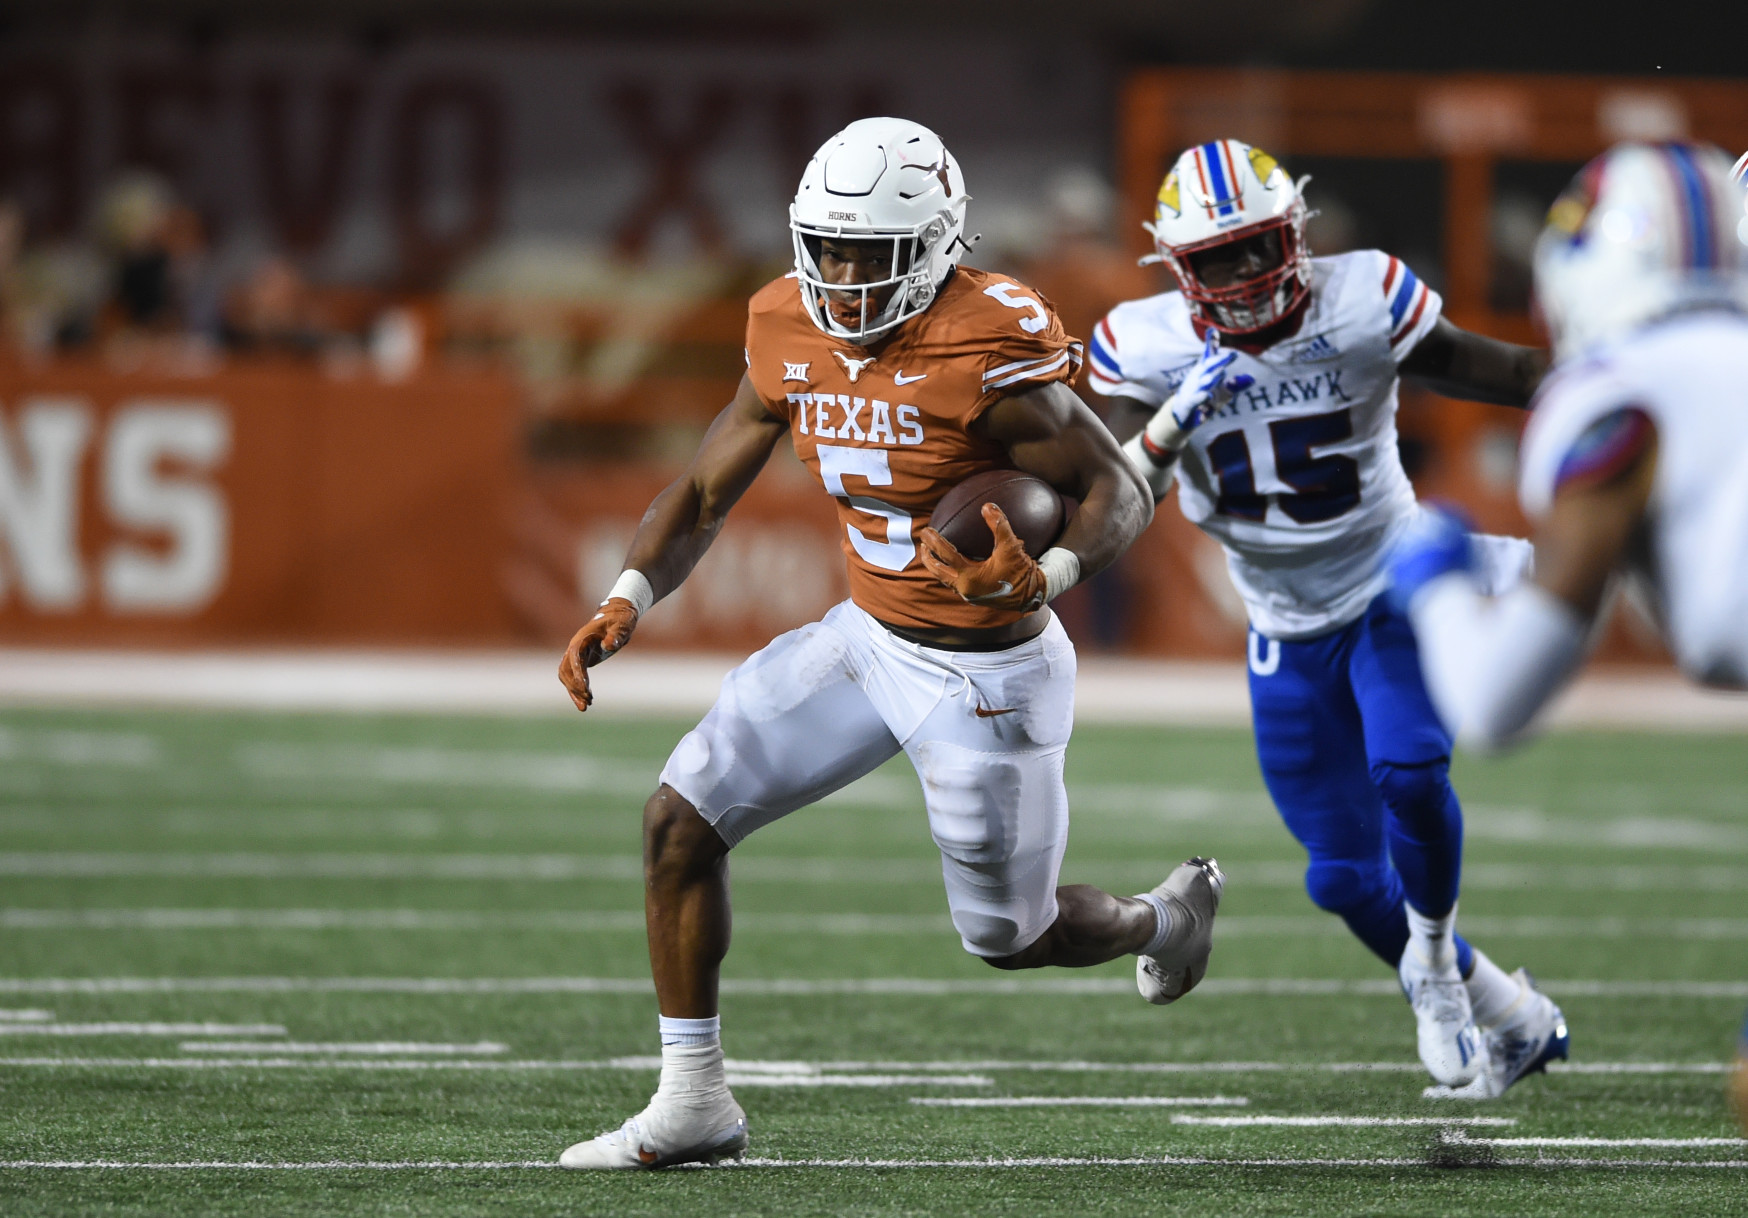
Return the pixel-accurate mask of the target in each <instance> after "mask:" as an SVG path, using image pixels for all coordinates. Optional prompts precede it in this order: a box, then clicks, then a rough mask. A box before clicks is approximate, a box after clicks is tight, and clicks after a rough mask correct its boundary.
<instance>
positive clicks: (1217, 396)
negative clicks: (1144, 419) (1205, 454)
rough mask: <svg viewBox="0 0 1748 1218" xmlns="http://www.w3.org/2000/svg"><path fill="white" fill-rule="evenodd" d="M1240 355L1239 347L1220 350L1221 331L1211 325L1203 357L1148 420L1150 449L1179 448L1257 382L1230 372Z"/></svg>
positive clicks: (1173, 449)
mask: <svg viewBox="0 0 1748 1218" xmlns="http://www.w3.org/2000/svg"><path fill="white" fill-rule="evenodd" d="M1237 358H1238V352H1236V351H1222V350H1220V332H1219V331H1218V330H1215V329H1212V328H1210V329H1209V330H1208V336H1207V338H1206V339H1205V340H1204V341H1203V343H1202V358H1201V359H1199V360H1197V361H1196V366H1195V367H1193V368H1191V369H1190V371H1189V373H1188V374H1187V375H1186V376H1185V377H1184V380H1183V384H1181V385H1179V386H1178V390H1177V392H1176V393H1174V394H1172V395H1171V396H1170V397H1169V398H1167V399H1166V400H1165V404H1164V405H1163V406H1161V407H1160V408H1159V410H1158V411H1157V412H1156V413H1155V414H1154V416H1153V418H1152V420H1151V421H1150V422H1149V423H1148V424H1147V429H1146V431H1145V432H1144V433H1143V434H1144V435H1145V436H1146V437H1147V446H1148V448H1149V450H1150V451H1154V452H1158V453H1175V452H1177V451H1178V450H1180V449H1181V448H1183V446H1184V444H1185V443H1186V442H1187V441H1188V440H1189V438H1190V433H1191V432H1192V431H1194V430H1195V429H1196V428H1198V427H1200V426H1201V425H1202V424H1203V423H1206V422H1207V421H1208V420H1209V419H1210V418H1212V417H1213V416H1214V415H1215V414H1217V413H1218V412H1219V411H1220V409H1221V408H1222V407H1224V406H1225V405H1226V403H1228V402H1230V401H1231V400H1232V397H1233V395H1234V394H1237V393H1241V392H1243V391H1244V390H1246V389H1248V388H1250V387H1251V386H1252V385H1253V384H1255V383H1256V378H1255V377H1253V376H1246V375H1244V374H1242V373H1240V374H1239V375H1238V376H1234V377H1228V376H1227V375H1226V371H1227V369H1229V368H1230V367H1231V366H1232V361H1233V360H1235V359H1237Z"/></svg>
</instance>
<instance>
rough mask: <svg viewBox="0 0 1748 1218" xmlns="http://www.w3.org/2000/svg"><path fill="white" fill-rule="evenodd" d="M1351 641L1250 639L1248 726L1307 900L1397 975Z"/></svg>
mask: <svg viewBox="0 0 1748 1218" xmlns="http://www.w3.org/2000/svg"><path fill="white" fill-rule="evenodd" d="M1351 643H1352V640H1351V627H1350V628H1349V629H1348V630H1344V631H1337V632H1333V633H1331V634H1328V635H1323V636H1321V637H1318V638H1314V639H1307V640H1303V641H1299V642H1282V641H1279V640H1274V639H1266V638H1264V637H1263V636H1261V635H1259V634H1256V633H1255V632H1252V633H1251V635H1250V705H1251V722H1252V726H1253V729H1254V732H1255V736H1256V756H1257V763H1258V765H1259V767H1260V768H1261V770H1262V777H1263V783H1264V785H1265V786H1267V788H1268V792H1269V797H1270V798H1271V799H1272V800H1273V801H1274V805H1275V808H1276V809H1277V810H1278V811H1279V812H1280V814H1281V819H1282V821H1283V822H1284V823H1285V824H1286V826H1287V829H1288V830H1289V831H1290V832H1291V833H1292V834H1293V836H1294V837H1295V838H1297V839H1298V840H1299V843H1300V844H1301V845H1302V846H1304V847H1305V851H1306V853H1307V854H1308V855H1309V856H1310V858H1309V861H1308V863H1307V865H1306V868H1305V892H1306V895H1308V896H1309V897H1310V898H1311V901H1312V903H1313V904H1314V905H1316V906H1317V907H1318V908H1319V909H1323V910H1327V911H1328V912H1330V913H1333V914H1336V915H1338V916H1339V917H1340V918H1341V919H1342V920H1343V921H1345V922H1346V923H1347V925H1348V929H1349V930H1351V931H1353V933H1354V935H1355V936H1356V937H1357V938H1358V939H1359V940H1360V942H1362V943H1364V944H1365V945H1366V946H1367V947H1369V948H1370V949H1371V950H1372V951H1373V952H1374V953H1375V954H1376V955H1377V956H1378V957H1379V958H1380V959H1381V960H1383V961H1384V962H1385V963H1386V964H1388V965H1389V966H1390V967H1391V968H1395V967H1396V962H1397V961H1398V960H1399V959H1400V958H1401V956H1402V945H1403V944H1404V943H1406V942H1407V941H1408V924H1407V922H1406V920H1405V919H1404V918H1403V916H1402V883H1401V880H1400V879H1398V878H1397V876H1396V873H1395V871H1394V870H1393V869H1392V868H1391V866H1390V859H1389V855H1388V852H1387V849H1386V847H1385V843H1384V809H1383V805H1382V804H1381V803H1380V802H1379V800H1378V792H1377V789H1376V788H1375V787H1374V786H1373V785H1372V781H1371V777H1370V775H1369V774H1368V773H1367V772H1366V755H1365V743H1364V732H1363V730H1362V727H1361V724H1360V719H1359V708H1358V707H1357V706H1356V705H1355V704H1354V700H1353V694H1352V691H1351V690H1350V689H1349V688H1348V684H1347V679H1346V675H1345V665H1346V660H1347V656H1348V653H1349V651H1350V649H1351Z"/></svg>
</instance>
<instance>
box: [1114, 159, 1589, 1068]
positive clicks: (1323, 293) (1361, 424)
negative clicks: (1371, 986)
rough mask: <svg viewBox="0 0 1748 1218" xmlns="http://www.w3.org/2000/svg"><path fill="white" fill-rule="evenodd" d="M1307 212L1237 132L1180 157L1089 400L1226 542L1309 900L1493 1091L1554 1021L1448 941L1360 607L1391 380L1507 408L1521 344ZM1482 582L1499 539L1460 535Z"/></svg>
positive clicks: (1435, 782) (1397, 498)
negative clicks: (1321, 252) (1474, 554)
mask: <svg viewBox="0 0 1748 1218" xmlns="http://www.w3.org/2000/svg"><path fill="white" fill-rule="evenodd" d="M1305 216H1306V211H1305V203H1304V200H1303V198H1302V197H1301V194H1300V190H1299V187H1298V185H1297V184H1295V183H1294V182H1293V180H1292V178H1291V177H1289V176H1288V174H1287V172H1286V171H1285V170H1284V169H1283V168H1282V167H1281V166H1280V165H1279V164H1278V163H1277V162H1276V161H1275V159H1274V158H1273V157H1271V156H1269V155H1268V154H1267V153H1265V152H1263V151H1262V150H1261V149H1258V148H1252V147H1249V146H1247V145H1245V144H1242V143H1239V142H1237V141H1235V140H1217V141H1215V142H1213V143H1209V144H1203V145H1200V146H1198V147H1195V148H1191V149H1189V150H1188V151H1186V152H1185V153H1184V154H1183V155H1182V156H1181V157H1180V158H1179V159H1178V161H1177V163H1176V165H1175V166H1174V167H1173V169H1172V171H1171V173H1170V174H1169V175H1168V176H1167V177H1166V179H1165V182H1164V184H1163V185H1162V186H1161V188H1160V192H1159V202H1158V208H1157V211H1156V218H1155V222H1154V223H1153V224H1151V225H1149V226H1148V227H1149V229H1150V231H1151V232H1152V233H1153V235H1154V239H1155V244H1156V247H1157V249H1158V251H1159V253H1158V257H1159V259H1160V260H1161V261H1164V262H1165V263H1167V264H1168V265H1169V266H1170V267H1171V269H1172V271H1173V272H1174V273H1175V274H1176V276H1177V279H1178V282H1179V284H1180V285H1181V290H1180V291H1176V292H1169V293H1166V294H1164V295H1160V296H1153V297H1149V298H1147V299H1145V300H1136V301H1131V302H1129V303H1126V304H1122V305H1119V306H1117V308H1115V309H1113V310H1112V311H1111V313H1110V314H1109V316H1107V317H1106V318H1105V319H1104V320H1103V321H1102V322H1100V323H1099V325H1098V326H1097V327H1096V328H1095V330H1094V336H1093V343H1092V347H1091V358H1090V360H1089V366H1090V369H1091V377H1092V384H1093V386H1094V387H1095V388H1097V389H1098V390H1099V391H1100V392H1102V393H1105V394H1107V395H1109V396H1110V397H1111V399H1112V402H1111V410H1110V425H1111V427H1112V430H1113V431H1114V432H1115V433H1116V434H1117V436H1118V438H1119V439H1125V440H1127V441H1128V443H1127V444H1126V445H1125V451H1127V452H1128V453H1129V456H1130V458H1131V460H1133V461H1134V462H1135V464H1136V465H1137V467H1138V468H1139V469H1140V470H1141V471H1142V473H1143V474H1144V475H1145V476H1146V477H1147V478H1148V479H1149V481H1150V483H1151V484H1152V486H1153V488H1154V491H1155V494H1156V495H1158V496H1163V495H1164V494H1165V492H1166V490H1167V489H1168V487H1169V484H1170V482H1171V481H1172V480H1173V478H1174V476H1175V479H1176V481H1177V484H1178V504H1179V506H1180V507H1181V508H1182V510H1183V512H1184V515H1185V516H1187V517H1188V518H1189V519H1190V520H1192V521H1194V522H1195V523H1196V524H1198V525H1199V526H1201V528H1202V529H1203V530H1205V531H1206V532H1207V533H1208V534H1209V535H1210V536H1212V537H1214V538H1216V539H1217V540H1219V541H1220V542H1221V544H1222V545H1224V546H1225V548H1226V554H1227V565H1228V570H1229V571H1230V572H1231V575H1232V581H1233V583H1234V584H1235V585H1236V586H1237V589H1238V591H1239V593H1240V595H1242V596H1243V598H1244V602H1245V605H1246V607H1247V609H1248V611H1249V615H1250V624H1251V635H1250V687H1251V706H1252V716H1253V722H1254V725H1255V730H1256V742H1257V756H1258V760H1259V761H1260V763H1261V766H1262V772H1263V777H1264V779H1265V781H1266V782H1267V784H1268V788H1269V793H1270V795H1271V797H1272V798H1273V799H1274V802H1275V804H1276V806H1277V807H1278V808H1279V809H1280V812H1281V815H1282V818H1283V819H1284V820H1285V821H1286V824H1287V827H1288V828H1289V829H1290V830H1291V831H1292V832H1293V834H1294V835H1295V836H1296V837H1297V838H1298V839H1299V840H1300V842H1302V843H1303V844H1304V845H1305V847H1306V850H1307V851H1308V853H1309V855H1310V863H1309V866H1308V868H1307V870H1306V875H1305V884H1306V889H1307V891H1308V892H1309V894H1310V896H1311V899H1312V900H1313V901H1314V902H1315V903H1316V904H1317V905H1318V906H1320V907H1321V908H1324V909H1327V910H1329V911H1331V912H1334V913H1337V914H1339V915H1341V917H1342V918H1344V919H1345V920H1346V922H1347V924H1348V926H1349V927H1350V928H1351V929H1352V930H1353V932H1354V933H1355V934H1356V935H1357V936H1358V937H1359V938H1360V939H1361V940H1362V941H1363V942H1364V943H1365V944H1366V946H1368V947H1369V948H1371V949H1372V950H1373V951H1374V952H1376V953H1377V954H1378V955H1379V956H1380V957H1381V958H1382V959H1383V960H1384V961H1385V962H1386V963H1388V964H1390V965H1391V966H1392V967H1394V968H1396V969H1397V971H1398V975H1399V977H1400V979H1401V981H1402V985H1403V989H1404V991H1405V992H1406V994H1407V995H1408V998H1409V1001H1410V1004H1411V1006H1412V1007H1413V1009H1414V1013H1415V1017H1416V1027H1417V1033H1418V1041H1419V1049H1420V1056H1421V1060H1422V1061H1423V1062H1424V1063H1425V1064H1426V1067H1427V1070H1428V1072H1429V1073H1430V1074H1431V1075H1432V1076H1433V1078H1434V1080H1435V1082H1437V1083H1438V1084H1441V1085H1443V1087H1444V1088H1445V1089H1446V1090H1445V1093H1452V1092H1453V1090H1454V1089H1457V1088H1462V1089H1464V1090H1463V1093H1464V1094H1471V1095H1473V1094H1480V1095H1497V1094H1499V1093H1500V1092H1502V1091H1504V1090H1505V1088H1506V1087H1509V1086H1510V1085H1511V1084H1512V1083H1513V1082H1515V1081H1516V1080H1517V1079H1518V1078H1520V1077H1522V1076H1523V1075H1524V1074H1526V1073H1528V1072H1530V1071H1533V1070H1537V1069H1540V1068H1541V1067H1542V1065H1544V1064H1545V1063H1546V1061H1547V1060H1548V1059H1549V1058H1551V1057H1556V1056H1564V1055H1565V1053H1566V1046H1567V1038H1566V1031H1565V1026H1564V1022H1563V1020H1562V1018H1561V1017H1560V1013H1559V1011H1558V1009H1557V1008H1555V1007H1554V1005H1553V1004H1552V1003H1551V1002H1549V1001H1548V1000H1547V999H1546V998H1545V997H1543V996H1542V995H1541V994H1540V993H1539V992H1537V991H1536V990H1535V989H1534V987H1533V985H1532V984H1531V983H1530V981H1529V979H1528V977H1527V975H1525V974H1523V973H1522V972H1521V971H1520V972H1519V973H1518V974H1517V975H1515V976H1511V975H1507V974H1506V973H1505V972H1504V971H1503V970H1501V969H1500V968H1498V967H1497V966H1496V965H1494V964H1493V963H1492V962H1491V961H1490V960H1488V959H1487V957H1486V956H1485V955H1484V954H1483V953H1481V952H1479V951H1476V950H1474V949H1473V948H1472V947H1471V946H1470V944H1468V943H1467V942H1465V941H1464V940H1463V939H1462V938H1461V937H1460V936H1458V935H1457V934H1456V931H1455V920H1456V902H1457V890H1458V881H1459V873H1460V870H1461V861H1462V813H1461V809H1460V807H1459V806H1458V803H1457V799H1456V795H1455V792H1453V791H1452V789H1451V786H1450V780H1449V777H1448V773H1447V767H1448V764H1449V760H1450V748H1451V740H1450V735H1449V733H1448V732H1447V731H1446V730H1445V728H1444V726H1443V725H1442V724H1441V723H1440V722H1439V719H1438V716H1437V715H1436V714H1435V713H1434V711H1433V709H1432V705H1431V703H1430V701H1429V700H1428V698H1427V695H1426V690H1425V687H1424V685H1423V683H1422V680H1421V676H1420V667H1419V660H1418V657H1417V655H1416V653H1415V649H1414V639H1413V634H1412V631H1411V630H1410V629H1409V627H1408V623H1407V621H1406V620H1405V619H1404V618H1403V617H1402V616H1401V615H1400V614H1398V613H1396V612H1394V611H1393V610H1392V609H1391V607H1390V606H1389V605H1388V604H1386V603H1385V602H1384V601H1383V600H1382V599H1381V598H1380V596H1379V593H1380V592H1382V591H1383V589H1384V587H1385V585H1386V577H1385V573H1384V571H1383V569H1382V557H1383V555H1384V553H1385V551H1386V548H1387V547H1388V546H1389V545H1390V543H1391V542H1392V541H1394V540H1395V539H1396V538H1397V537H1399V536H1400V535H1401V534H1402V533H1403V532H1404V530H1406V529H1407V528H1409V526H1410V525H1411V524H1412V523H1413V522H1414V521H1415V519H1416V518H1417V516H1418V515H1419V512H1420V509H1419V507H1418V505H1417V504H1416V502H1415V497H1414V489H1413V487H1412V486H1410V484H1409V482H1408V478H1407V475H1406V474H1405V473H1404V472H1403V470H1402V464H1401V461H1400V459H1399V457H1398V455H1397V447H1396V386H1397V379H1398V377H1399V376H1400V375H1403V374H1407V375H1411V376H1415V377H1417V378H1419V379H1421V380H1423V381H1425V382H1428V383H1430V384H1431V385H1432V386H1433V387H1435V388H1437V389H1438V390H1439V391H1440V392H1442V393H1445V394H1448V395H1451V396H1456V397H1465V398H1471V399H1476V400H1480V401H1488V402H1495V403H1502V404H1506V405H1514V406H1522V405H1524V404H1525V403H1526V402H1527V401H1528V400H1529V397H1530V395H1531V393H1532V392H1533V390H1534V389H1535V386H1536V384H1537V382H1538V381H1539V380H1540V377H1541V374H1542V372H1543V370H1544V368H1545V367H1546V358H1545V356H1544V355H1543V353H1541V352H1539V351H1535V350H1532V349H1529V348H1524V347H1516V346H1512V345H1510V344H1507V343H1501V342H1496V341H1494V340H1492V339H1488V338H1484V337H1481V336H1480V335H1476V334H1470V333H1467V332H1465V331H1463V330H1460V329H1458V328H1457V327H1455V326H1453V325H1452V324H1451V323H1450V322H1448V321H1446V320H1445V319H1444V318H1443V317H1442V316H1441V314H1440V306H1441V302H1440V300H1439V296H1438V293H1437V292H1435V291H1433V290H1432V289H1431V288H1430V287H1428V286H1427V285H1426V284H1424V283H1422V282H1421V281H1420V280H1419V279H1418V278H1417V277H1416V275H1415V274H1414V272H1413V271H1412V270H1410V269H1409V267H1408V266H1407V264H1405V263H1403V262H1402V261H1401V260H1400V259H1397V258H1392V257H1390V256H1389V255H1387V254H1383V253H1379V252H1377V251H1375V250H1367V251H1362V252H1357V253H1351V254H1342V255H1338V256H1336V257H1331V258H1313V257H1311V255H1310V251H1309V250H1307V249H1306V247H1305V241H1304V224H1305ZM1477 549H1478V550H1479V551H1480V552H1482V553H1483V554H1484V555H1485V556H1486V557H1487V559H1488V562H1489V565H1490V567H1491V568H1492V571H1493V574H1494V576H1495V578H1496V579H1497V580H1498V581H1499V582H1500V583H1506V582H1509V581H1511V580H1513V579H1515V578H1516V577H1517V575H1518V573H1519V572H1520V571H1521V569H1522V566H1523V564H1524V562H1525V560H1526V559H1527V557H1528V555H1527V547H1526V546H1524V544H1523V543H1522V542H1514V541H1512V540H1509V539H1506V538H1483V539H1478V541H1477Z"/></svg>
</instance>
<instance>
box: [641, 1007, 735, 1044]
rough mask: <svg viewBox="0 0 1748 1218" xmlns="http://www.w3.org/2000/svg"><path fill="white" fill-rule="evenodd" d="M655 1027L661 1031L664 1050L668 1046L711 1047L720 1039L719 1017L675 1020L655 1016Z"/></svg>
mask: <svg viewBox="0 0 1748 1218" xmlns="http://www.w3.org/2000/svg"><path fill="white" fill-rule="evenodd" d="M656 1026H657V1027H659V1028H660V1029H661V1034H662V1047H663V1048H664V1049H665V1048H667V1047H668V1046H669V1045H713V1044H716V1043H717V1042H718V1041H720V1040H721V1039H722V1016H720V1015H712V1016H710V1018H708V1019H675V1018H673V1017H672V1016H668V1015H657V1016H656Z"/></svg>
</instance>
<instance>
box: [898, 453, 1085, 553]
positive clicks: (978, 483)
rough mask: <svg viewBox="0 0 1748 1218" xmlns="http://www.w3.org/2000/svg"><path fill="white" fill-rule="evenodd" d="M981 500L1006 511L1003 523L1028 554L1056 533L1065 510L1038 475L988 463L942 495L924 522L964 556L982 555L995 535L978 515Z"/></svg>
mask: <svg viewBox="0 0 1748 1218" xmlns="http://www.w3.org/2000/svg"><path fill="white" fill-rule="evenodd" d="M986 503H993V504H995V505H996V506H997V507H999V508H1000V509H1001V510H1002V511H1003V512H1005V513H1007V518H1008V523H1009V524H1010V525H1012V526H1013V530H1014V533H1015V534H1016V535H1017V536H1018V537H1019V539H1020V540H1021V541H1022V542H1024V543H1025V545H1026V553H1028V554H1030V555H1031V556H1032V557H1033V558H1037V557H1038V556H1039V555H1040V554H1042V553H1043V552H1044V551H1045V550H1048V549H1049V548H1050V547H1051V545H1052V544H1054V543H1055V541H1056V539H1057V538H1058V537H1060V536H1062V526H1063V524H1064V523H1065V522H1066V520H1067V515H1068V513H1067V507H1066V505H1065V504H1064V503H1063V501H1062V496H1061V495H1058V494H1057V493H1056V488H1055V487H1053V486H1051V485H1050V484H1049V483H1048V482H1046V481H1044V480H1043V479H1042V478H1038V477H1034V476H1033V475H1031V474H1024V473H1021V472H1020V471H1019V470H1017V469H992V470H989V471H987V472H985V473H981V474H972V475H971V477H969V478H967V479H965V481H963V482H961V483H960V484H959V485H958V486H956V487H954V488H953V489H952V490H950V491H948V492H947V493H946V494H945V495H943V496H942V497H941V502H940V503H938V504H936V505H935V512H934V515H932V516H930V517H929V526H930V527H931V528H933V529H934V530H935V531H936V532H937V533H939V534H940V535H941V536H942V537H945V538H946V539H947V540H948V541H950V542H952V543H953V545H954V546H955V547H956V548H957V549H958V551H959V553H961V554H963V555H965V557H967V558H988V557H989V552H990V551H991V550H992V549H994V548H995V536H994V534H992V533H991V532H990V531H989V526H988V525H987V524H985V523H984V521H983V505H984V504H986Z"/></svg>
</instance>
